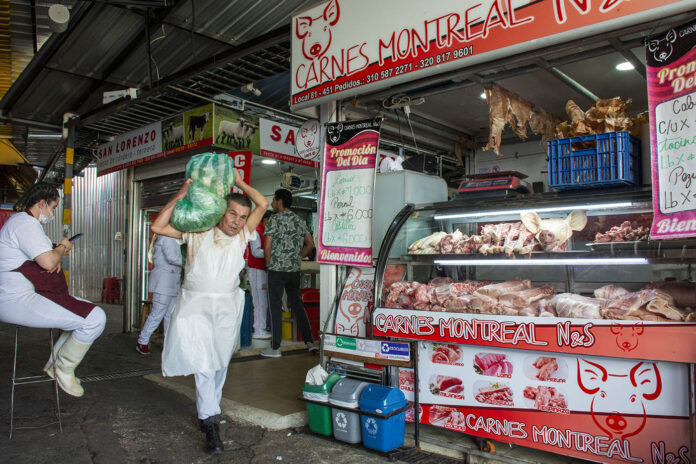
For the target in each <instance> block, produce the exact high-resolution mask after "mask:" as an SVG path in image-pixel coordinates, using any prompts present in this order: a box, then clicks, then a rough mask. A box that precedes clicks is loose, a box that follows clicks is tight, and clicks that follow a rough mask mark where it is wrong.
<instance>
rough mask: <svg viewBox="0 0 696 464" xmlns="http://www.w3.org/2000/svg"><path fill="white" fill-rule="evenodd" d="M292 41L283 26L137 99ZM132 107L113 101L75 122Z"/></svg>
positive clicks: (80, 123)
mask: <svg viewBox="0 0 696 464" xmlns="http://www.w3.org/2000/svg"><path fill="white" fill-rule="evenodd" d="M289 39H290V25H289V24H288V25H287V26H283V27H281V28H278V29H276V30H273V31H271V32H268V33H266V34H263V35H261V36H259V37H257V38H255V39H253V40H250V41H248V42H245V43H243V44H241V45H238V46H236V47H232V48H230V49H229V50H227V51H225V52H223V53H219V54H217V55H213V56H211V57H210V58H206V59H204V60H202V61H200V62H198V63H196V64H194V65H192V66H189V67H188V68H186V69H183V70H181V71H179V72H177V73H175V74H173V75H171V76H169V77H166V78H164V79H161V80H159V81H157V82H155V84H154V87H152V88H147V89H142V91H141V92H140V95H139V96H138V99H139V100H146V99H148V98H150V97H151V96H153V95H156V94H157V93H159V92H161V91H162V90H163V89H165V88H167V87H169V86H171V85H177V84H179V83H181V82H183V81H186V80H188V79H191V78H193V77H195V76H196V75H198V74H200V73H203V72H206V71H210V70H213V69H217V68H219V67H221V66H224V65H225V64H228V63H230V62H233V61H235V60H237V59H239V58H242V57H244V56H246V55H249V54H252V53H256V52H258V51H260V50H263V49H265V48H267V47H270V46H273V45H276V44H278V43H282V42H286V41H288V40H289ZM130 104H131V101H130V100H116V101H115V102H112V103H110V104H108V105H104V106H102V107H100V108H98V109H95V110H93V111H90V112H87V113H85V114H83V115H82V116H81V117H80V118H78V120H77V121H74V122H73V124H77V125H78V126H83V125H88V124H90V123H91V122H94V121H98V120H100V119H104V118H106V117H107V116H109V115H110V114H113V113H117V112H120V111H123V110H125V109H126V108H127V107H128V106H129V105H130Z"/></svg>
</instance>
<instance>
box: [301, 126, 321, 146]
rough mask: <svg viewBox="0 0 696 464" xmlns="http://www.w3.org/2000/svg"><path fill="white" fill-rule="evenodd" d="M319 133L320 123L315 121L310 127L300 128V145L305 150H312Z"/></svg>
mask: <svg viewBox="0 0 696 464" xmlns="http://www.w3.org/2000/svg"><path fill="white" fill-rule="evenodd" d="M317 132H319V121H315V122H314V123H313V124H311V125H309V126H306V127H305V126H303V127H301V128H300V136H299V138H300V144H302V145H303V146H304V147H305V148H311V147H312V145H314V143H315V141H316V138H315V137H316V135H317Z"/></svg>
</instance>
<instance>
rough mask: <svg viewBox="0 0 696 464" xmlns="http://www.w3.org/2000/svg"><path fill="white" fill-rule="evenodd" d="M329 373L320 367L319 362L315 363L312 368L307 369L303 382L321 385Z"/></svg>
mask: <svg viewBox="0 0 696 464" xmlns="http://www.w3.org/2000/svg"><path fill="white" fill-rule="evenodd" d="M328 376H329V373H328V372H326V371H325V370H324V368H323V367H321V364H317V365H316V366H314V367H313V368H311V369H310V370H308V371H307V376H306V377H305V383H308V384H309V385H322V384H323V383H324V382H326V378H327V377H328Z"/></svg>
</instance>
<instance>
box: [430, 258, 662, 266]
mask: <svg viewBox="0 0 696 464" xmlns="http://www.w3.org/2000/svg"><path fill="white" fill-rule="evenodd" d="M434 262H435V264H439V265H440V266H553V265H557V266H561V265H571V266H601V265H606V266H611V265H635V264H648V260H647V259H646V258H560V259H552V258H538V259H534V258H532V259H436V260H435V261H434Z"/></svg>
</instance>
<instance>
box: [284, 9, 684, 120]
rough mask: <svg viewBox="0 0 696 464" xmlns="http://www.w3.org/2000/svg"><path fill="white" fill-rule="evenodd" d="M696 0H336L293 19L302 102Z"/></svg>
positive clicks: (664, 12) (296, 99) (617, 24)
mask: <svg viewBox="0 0 696 464" xmlns="http://www.w3.org/2000/svg"><path fill="white" fill-rule="evenodd" d="M695 6H696V5H695V3H694V1H692V0H631V1H628V0H595V1H590V0H478V1H476V2H462V1H461V0H439V1H437V2H423V1H420V0H381V1H379V2H375V1H373V0H350V2H348V1H347V0H330V1H325V2H322V3H320V4H318V5H316V6H314V7H312V8H309V9H307V10H304V11H302V12H301V13H299V14H297V15H296V16H294V17H293V18H292V34H291V46H292V60H291V62H292V70H291V100H290V104H291V106H292V107H293V109H299V108H303V107H308V106H314V105H317V104H318V103H320V102H324V101H330V100H338V99H344V98H347V97H350V96H353V95H360V94H365V93H368V92H375V91H377V90H379V89H383V88H387V87H392V86H394V85H396V84H399V83H403V82H409V81H413V80H415V79H420V78H423V77H426V76H431V75H437V74H442V73H446V72H449V71H453V70H456V69H461V68H465V67H469V66H472V65H476V64H480V63H484V62H487V61H491V60H499V59H501V58H505V57H509V56H513V55H516V54H519V53H524V52H529V51H531V50H536V49H540V48H543V47H548V46H550V45H555V44H559V43H563V42H568V41H577V42H578V44H580V43H581V41H582V39H583V38H585V37H590V36H597V35H598V34H602V33H603V32H607V31H611V30H615V29H617V28H625V27H629V26H632V25H635V24H640V23H645V22H649V21H651V20H656V19H659V18H664V17H667V16H670V15H674V14H676V13H680V12H685V11H689V10H692V9H693V8H694V7H695Z"/></svg>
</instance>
